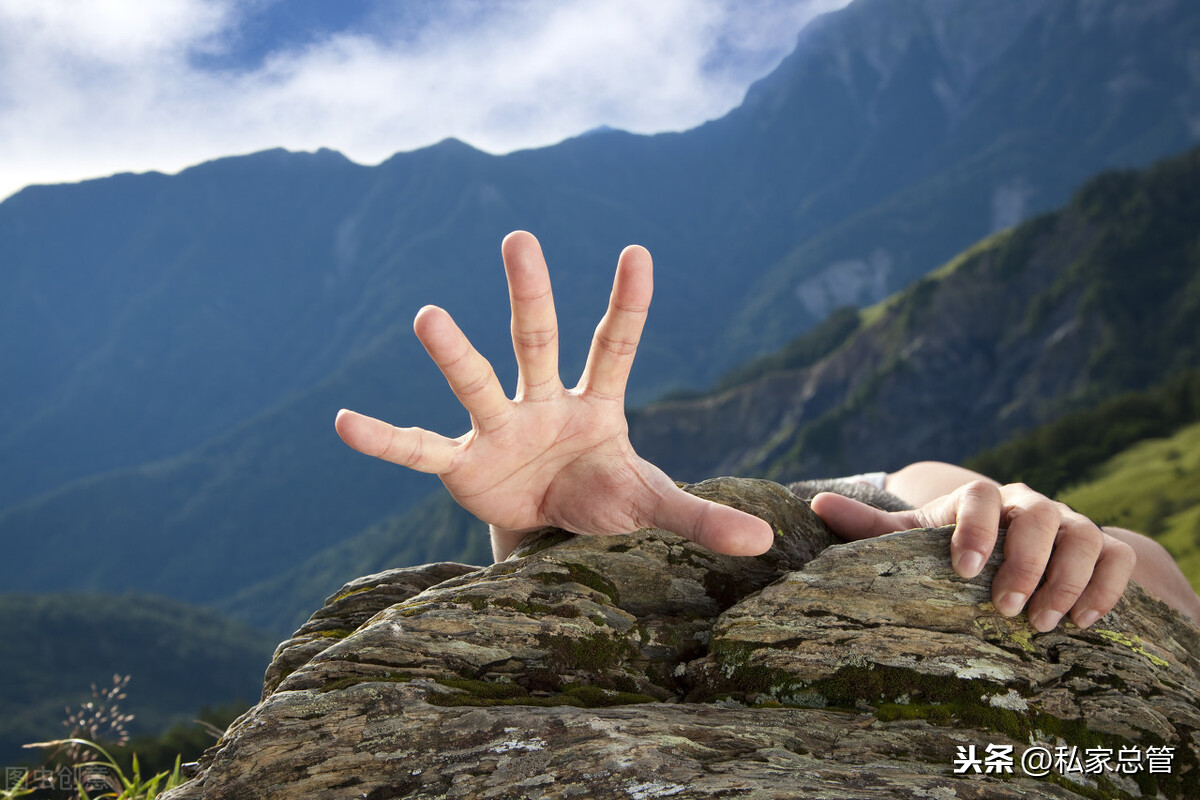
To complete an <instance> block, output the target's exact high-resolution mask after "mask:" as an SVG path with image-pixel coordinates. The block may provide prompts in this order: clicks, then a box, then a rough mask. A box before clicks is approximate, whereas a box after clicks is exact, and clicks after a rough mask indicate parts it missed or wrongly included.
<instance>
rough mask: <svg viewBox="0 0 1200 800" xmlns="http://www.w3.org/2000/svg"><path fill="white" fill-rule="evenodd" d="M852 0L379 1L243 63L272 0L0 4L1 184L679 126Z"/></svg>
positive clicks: (362, 156) (729, 99) (723, 104)
mask: <svg viewBox="0 0 1200 800" xmlns="http://www.w3.org/2000/svg"><path fill="white" fill-rule="evenodd" d="M847 1H848V0H801V1H800V2H797V1H796V0H790V1H789V0H742V2H735V0H657V1H656V2H654V3H646V2H642V1H641V0H577V2H571V3H562V2H558V1H557V0H445V1H444V2H438V3H425V4H421V3H412V2H410V3H408V4H398V5H397V4H386V3H383V2H378V3H366V4H360V5H362V7H363V11H362V13H360V14H359V15H358V17H356V18H355V19H354V20H351V21H350V22H349V23H347V24H344V25H340V26H331V27H330V29H329V30H327V31H320V30H317V31H313V30H308V31H306V32H305V33H306V35H305V36H303V37H292V38H291V39H288V38H283V37H281V38H279V39H278V40H277V41H273V42H271V46H270V47H268V48H266V50H265V51H264V54H263V55H262V57H261V58H258V59H253V60H250V61H247V62H242V61H238V60H237V59H233V58H223V57H222V56H227V55H229V54H230V53H232V52H233V51H234V50H235V49H236V47H237V46H238V44H239V43H240V42H243V41H244V37H245V36H246V35H247V34H246V31H247V30H249V29H250V28H251V27H252V26H254V25H256V24H257V25H259V26H260V27H261V26H263V25H266V24H267V23H266V22H264V20H270V19H271V16H270V15H271V14H272V13H276V12H279V11H280V9H282V8H284V6H276V5H274V2H276V0H249V1H248V0H242V2H235V1H234V0H155V2H154V3H143V2H140V0H40V2H37V3H29V2H27V1H26V0H0V197H4V196H6V195H7V194H9V193H11V192H12V191H14V190H16V189H17V188H19V187H20V186H22V185H25V184H28V183H35V182H39V183H41V182H56V181H67V180H78V179H81V178H85V177H94V176H99V175H106V174H111V173H113V172H118V171H129V170H132V171H139V170H146V169H159V170H164V171H175V170H178V169H181V168H183V167H185V166H188V165H191V164H194V163H198V162H200V161H203V160H206V159H210V158H215V157H218V156H222V155H230V154H234V153H242V152H250V151H254V150H260V149H265V148H268V147H276V146H283V147H288V148H290V149H296V150H312V149H315V148H317V147H322V146H327V147H332V148H334V149H337V150H340V151H342V152H343V153H345V154H346V155H348V156H350V157H351V158H353V159H355V160H357V161H360V162H364V163H376V162H378V161H380V160H382V159H384V158H386V157H388V156H390V155H391V154H393V153H395V152H398V151H402V150H409V149H413V148H416V147H420V146H424V145H427V144H431V143H433V142H436V141H439V140H441V139H443V138H446V137H447V136H455V137H457V138H460V139H463V140H465V141H467V142H470V143H471V144H473V145H475V146H476V147H480V148H482V149H484V150H488V151H491V152H508V151H511V150H514V149H519V148H525V147H536V146H542V145H547V144H551V143H553V142H556V141H560V140H561V139H563V138H566V137H568V136H572V135H576V134H578V133H581V132H583V131H585V130H588V129H591V128H594V127H597V126H599V125H610V126H613V127H617V128H624V129H627V130H632V131H636V132H647V133H648V132H656V131H663V130H679V129H684V128H687V127H691V126H694V125H697V124H699V123H701V122H703V121H704V120H707V119H711V118H714V117H717V116H720V115H721V114H723V113H725V112H726V111H728V110H729V109H730V108H732V107H734V106H735V105H737V103H738V102H739V101H740V99H741V97H742V95H743V94H744V92H745V90H746V88H747V86H748V85H749V83H750V82H752V81H753V80H754V79H756V78H758V77H760V76H762V75H763V74H765V73H766V72H767V71H769V70H770V69H771V68H772V67H773V66H774V65H775V64H776V63H778V61H779V59H780V58H782V57H783V56H784V55H786V53H787V52H788V51H790V49H791V48H792V46H793V44H794V42H795V37H796V34H797V33H798V32H799V30H800V28H801V27H803V25H804V24H805V23H807V21H808V20H810V19H811V18H812V17H813V16H815V15H816V14H818V13H822V12H824V11H828V10H832V9H834V8H837V7H840V6H842V5H844V4H845V3H846V2H847Z"/></svg>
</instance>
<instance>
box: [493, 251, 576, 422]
mask: <svg viewBox="0 0 1200 800" xmlns="http://www.w3.org/2000/svg"><path fill="white" fill-rule="evenodd" d="M500 251H501V253H502V254H503V256H504V272H505V274H506V275H507V276H508V299H509V303H510V304H511V305H512V340H513V352H514V353H515V354H516V356H517V369H518V378H517V395H516V396H517V399H522V398H525V399H529V400H537V399H540V398H542V397H547V396H550V395H553V394H556V393H557V392H559V391H560V390H561V389H562V383H561V382H560V380H559V377H558V317H557V316H556V314H555V311H554V295H553V293H552V292H551V291H550V272H549V270H548V269H547V268H546V259H545V257H544V256H543V255H542V247H541V245H540V244H538V240H537V239H535V238H534V237H533V235H532V234H529V233H526V232H524V231H514V232H513V233H510V234H509V235H508V236H506V237H505V238H504V243H503V244H502V245H501V246H500Z"/></svg>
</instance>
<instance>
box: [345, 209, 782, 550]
mask: <svg viewBox="0 0 1200 800" xmlns="http://www.w3.org/2000/svg"><path fill="white" fill-rule="evenodd" d="M501 252H502V255H503V257H504V269H505V273H506V275H507V277H508V289H509V300H510V302H511V305H512V340H513V351H514V352H515V354H516V358H517V367H518V371H519V372H518V375H519V376H518V379H517V389H516V394H515V396H514V397H513V398H512V399H511V400H510V399H509V398H508V397H507V396H506V395H505V393H504V390H503V389H502V388H501V386H500V382H499V380H498V379H497V378H496V374H495V372H494V371H493V370H492V367H491V364H489V363H488V362H487V360H486V359H485V358H484V357H483V356H481V355H480V354H479V353H478V352H477V351H476V350H475V348H474V347H472V346H471V343H470V342H469V341H468V340H467V338H466V336H465V335H464V334H463V332H462V331H461V330H460V329H459V328H458V326H457V325H456V324H455V323H454V320H453V319H451V317H450V315H449V314H448V313H446V311H444V310H442V309H440V308H437V307H435V306H426V307H425V308H422V309H421V310H420V312H418V314H417V317H416V319H415V321H414V322H413V329H414V331H415V332H416V334H417V338H418V339H420V340H421V344H423V345H424V346H425V349H426V351H428V353H429V355H430V357H431V358H432V359H433V360H434V363H436V364H437V366H438V368H439V369H440V370H441V371H442V374H443V375H444V376H445V377H446V381H447V382H448V383H449V384H450V388H451V389H452V390H453V392H454V394H455V396H457V397H458V399H459V402H461V403H462V404H463V406H464V407H465V408H466V410H467V411H468V412H470V415H471V430H470V431H468V432H467V433H465V434H463V435H462V436H459V437H458V438H457V439H451V438H447V437H445V436H442V435H440V434H437V433H433V432H431V431H427V430H424V429H422V428H396V427H393V426H392V425H389V424H388V423H386V422H382V421H380V420H377V419H373V418H371V417H366V416H363V415H361V414H357V413H355V412H353V411H346V410H343V411H341V412H339V413H338V417H337V421H336V426H337V431H338V434H339V435H340V436H341V437H342V440H343V441H345V442H346V444H348V445H350V446H351V447H353V448H354V449H355V450H358V451H360V452H362V453H366V454H367V455H371V456H375V457H377V458H381V459H384V460H385V461H390V462H392V463H394V464H400V465H401V466H405V467H409V468H410V469H415V470H419V471H421V472H431V473H436V474H437V475H438V477H440V478H441V480H442V482H443V483H444V484H445V485H446V488H447V489H448V490H449V491H450V494H452V495H453V496H454V499H455V500H457V501H458V502H459V504H460V505H462V506H463V508H465V509H467V510H468V511H470V512H471V513H472V514H474V515H475V516H477V517H479V518H480V519H481V520H483V521H484V522H487V523H488V524H489V525H491V526H492V549H493V553H494V555H495V557H496V559H497V560H502V559H504V558H506V557H507V556H508V555H509V553H511V552H512V550H513V548H515V547H516V545H517V543H519V541H520V539H521V538H522V537H523V536H524V535H525V534H526V533H528V532H530V531H533V530H536V529H538V528H541V527H544V526H547V525H552V526H555V527H559V528H563V529H566V530H569V531H572V532H575V533H582V534H613V533H628V532H631V531H635V530H638V529H641V528H646V527H655V528H663V529H666V530H669V531H672V532H674V533H677V534H679V535H680V536H683V537H685V538H687V539H691V540H692V541H694V542H696V543H697V544H700V545H702V546H704V547H707V548H709V549H711V550H715V551H717V552H720V553H728V554H731V555H757V554H759V553H763V552H765V551H766V550H767V549H769V548H770V546H771V542H772V540H773V534H772V531H771V527H770V525H768V524H767V523H766V522H765V521H763V520H760V519H758V518H757V517H754V516H751V515H750V514H746V513H744V512H741V511H738V510H736V509H733V508H729V507H728V506H723V505H719V504H717V503H712V502H709V501H707V500H702V499H700V498H698V497H695V496H693V495H690V494H688V493H687V492H684V491H683V490H681V489H679V488H678V487H677V486H676V485H675V483H674V482H673V481H672V480H671V479H670V478H668V477H667V475H666V474H665V473H663V472H662V470H660V469H658V468H657V467H655V466H654V465H653V464H651V463H649V462H648V461H645V460H644V459H642V458H641V457H639V456H638V455H637V453H635V452H634V450H633V446H632V445H631V444H630V442H629V429H628V425H627V424H626V421H625V385H626V382H627V380H628V378H629V370H630V368H631V367H632V365H633V358H634V354H635V353H636V351H637V345H638V341H639V340H640V338H641V334H642V327H643V325H644V323H645V321H646V315H647V312H648V310H649V307H650V296H651V294H652V291H653V267H652V263H651V260H650V254H649V253H648V252H647V251H646V250H645V249H644V248H642V247H637V246H631V247H627V248H626V249H625V250H624V251H623V252H622V253H621V257H620V259H619V260H618V262H617V272H616V278H615V279H614V282H613V290H612V296H611V298H610V300H609V305H608V311H607V313H605V315H604V318H603V319H602V320H601V321H600V324H599V326H598V327H597V328H596V333H595V336H594V337H593V339H592V346H591V350H590V351H589V352H588V358H587V364H586V366H585V367H584V370H583V375H582V376H581V377H580V379H579V383H578V384H577V385H576V386H575V388H574V389H566V388H565V387H564V386H563V384H562V382H561V380H560V379H559V374H558V320H557V316H556V314H555V310H554V299H553V296H552V294H551V291H550V275H549V272H548V270H547V268H546V261H545V258H544V257H543V256H542V250H541V247H540V245H539V244H538V242H537V240H536V239H535V238H534V237H533V236H532V235H530V234H528V233H524V232H521V231H518V232H515V233H511V234H509V235H508V236H507V237H506V238H505V239H504V243H503V245H502V246H501Z"/></svg>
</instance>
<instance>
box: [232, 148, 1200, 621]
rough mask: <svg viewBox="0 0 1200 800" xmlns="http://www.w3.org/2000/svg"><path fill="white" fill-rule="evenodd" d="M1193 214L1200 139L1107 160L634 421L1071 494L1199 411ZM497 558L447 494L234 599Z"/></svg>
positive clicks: (702, 438) (720, 461) (238, 610)
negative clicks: (1023, 216)
mask: <svg viewBox="0 0 1200 800" xmlns="http://www.w3.org/2000/svg"><path fill="white" fill-rule="evenodd" d="M1197 230H1200V148H1197V149H1194V150H1192V151H1190V152H1189V153H1186V154H1185V155H1183V156H1180V157H1177V158H1174V159H1170V160H1167V161H1164V162H1162V163H1160V164H1158V165H1156V166H1154V167H1153V168H1151V169H1149V170H1146V171H1144V172H1141V173H1131V172H1127V173H1105V174H1103V175H1101V176H1099V177H1097V178H1096V179H1094V180H1092V181H1090V182H1089V183H1087V184H1086V185H1085V186H1084V187H1082V188H1081V189H1080V191H1079V192H1077V193H1076V195H1075V197H1074V198H1073V200H1072V201H1071V202H1070V203H1069V204H1068V205H1067V206H1066V207H1064V208H1063V209H1061V210H1059V211H1057V212H1054V213H1052V214H1047V215H1044V216H1041V217H1039V218H1037V219H1035V220H1031V221H1029V222H1027V223H1024V224H1022V225H1020V226H1017V227H1016V228H1014V229H1011V230H1009V231H1006V232H1004V233H1001V234H997V235H995V236H993V237H990V238H988V239H985V240H984V241H982V242H980V243H978V244H977V245H975V246H974V247H972V248H969V249H968V250H967V251H966V252H964V253H963V254H961V255H959V256H958V257H956V258H954V259H952V260H951V261H950V262H948V263H947V264H945V265H943V266H942V267H941V268H939V269H937V270H935V271H934V272H932V273H931V274H930V275H929V276H927V277H926V278H925V279H923V280H921V281H919V282H918V283H917V284H916V285H915V286H913V287H911V288H909V289H907V290H904V291H902V292H899V293H897V294H896V295H895V296H893V297H891V298H889V299H888V300H886V301H885V302H883V303H881V304H879V305H877V306H875V307H872V308H868V309H865V310H863V311H858V310H856V309H852V308H843V309H840V310H838V311H836V312H834V313H832V314H831V315H830V316H829V317H828V318H827V319H826V320H825V321H824V322H822V323H821V324H819V325H818V326H816V327H815V328H813V329H812V330H810V331H809V332H807V333H805V334H804V335H802V336H800V337H798V338H797V339H796V340H794V341H793V342H791V343H789V344H788V345H787V346H785V347H783V348H781V349H780V350H778V351H776V352H774V353H771V354H769V355H767V356H764V357H762V358H760V359H756V360H754V361H752V362H750V363H748V364H746V365H744V366H742V367H740V368H738V369H737V370H734V371H732V372H730V373H728V374H727V375H725V376H723V377H722V378H721V379H719V380H718V381H717V382H716V384H715V386H714V388H713V390H711V391H710V392H707V393H702V392H696V393H686V394H683V393H681V395H680V396H679V397H677V398H675V399H672V400H669V401H666V402H663V403H658V404H653V405H650V406H648V407H645V408H642V409H638V410H636V411H632V412H630V414H629V416H630V433H631V436H632V437H633V439H634V443H635V446H636V448H637V450H638V451H639V452H640V453H641V454H642V455H643V456H645V457H647V458H649V459H650V460H651V461H653V462H654V463H656V464H660V465H662V466H664V467H665V468H666V469H667V470H668V472H669V473H670V474H671V475H673V476H675V477H676V478H683V479H689V480H700V479H702V478H704V477H706V476H712V475H718V474H730V473H732V474H745V475H761V474H770V475H771V476H772V477H774V478H776V479H779V480H785V481H790V480H792V479H794V478H803V477H818V476H819V477H824V476H831V475H835V474H839V473H841V474H845V473H849V472H855V471H864V470H871V469H873V468H876V467H878V468H882V469H895V468H897V467H899V466H902V465H903V464H906V463H909V462H910V461H914V460H920V459H922V458H934V457H937V458H944V459H947V460H950V461H955V462H961V461H962V460H963V459H964V458H966V457H967V456H975V457H974V458H973V459H971V460H970V461H969V462H968V464H967V465H968V466H970V467H972V468H974V469H977V470H979V471H981V472H983V473H984V474H986V475H990V476H992V477H994V478H996V479H998V480H1001V481H1004V482H1014V481H1024V482H1026V483H1029V484H1030V485H1031V486H1033V487H1034V488H1036V489H1037V490H1038V491H1041V492H1045V493H1046V494H1048V495H1052V496H1053V495H1058V494H1060V493H1061V492H1063V490H1069V489H1070V487H1071V486H1072V485H1074V484H1078V483H1080V482H1082V481H1088V480H1092V479H1093V475H1092V473H1093V472H1094V471H1095V470H1096V469H1098V467H1099V465H1101V464H1103V463H1104V462H1106V461H1107V460H1108V459H1110V458H1112V457H1114V456H1117V455H1118V454H1120V453H1122V452H1123V451H1125V450H1126V449H1128V448H1131V447H1134V446H1139V447H1140V446H1143V445H1142V444H1141V443H1143V440H1146V439H1150V438H1154V437H1162V436H1169V435H1172V434H1174V433H1175V431H1177V430H1179V429H1180V428H1182V427H1184V426H1187V425H1189V424H1192V423H1195V422H1197V421H1200V348H1198V346H1197V342H1198V341H1200V339H1198V337H1197V332H1200V261H1197V254H1198V253H1200V249H1197V241H1198V240H1197V239H1196V233H1195V231H1197ZM1148 265H1153V268H1151V267H1149V266H1148ZM1130 275H1133V276H1136V278H1135V279H1134V281H1133V282H1134V283H1136V284H1137V288H1136V289H1135V288H1133V287H1131V285H1130V283H1131V281H1130V280H1128V279H1126V276H1130ZM1028 428H1032V429H1031V430H1028V432H1024V433H1020V432H1021V431H1024V430H1025V429H1028ZM1018 433H1019V434H1020V435H1018ZM871 437H874V438H873V439H872V438H871ZM997 443H999V444H1000V446H999V447H996V448H992V449H987V450H986V451H985V452H983V453H979V450H980V449H981V448H989V447H990V445H992V444H997ZM1147 446H1148V445H1147ZM1157 449H1158V450H1161V449H1163V448H1162V447H1158V448H1157ZM1167 449H1170V448H1169V447H1168V448H1167ZM1177 449H1178V448H1177ZM1156 452H1157V451H1156ZM1143 460H1144V459H1143ZM1178 462H1179V459H1175V460H1174V461H1172V462H1171V463H1170V464H1166V462H1164V463H1163V464H1160V466H1161V467H1162V468H1163V469H1164V470H1166V471H1168V472H1169V473H1170V474H1171V475H1175V476H1176V478H1177V479H1178V481H1179V482H1181V483H1182V484H1184V486H1183V487H1178V488H1174V487H1173V488H1172V489H1171V490H1170V491H1169V492H1167V493H1166V494H1165V495H1164V494H1162V493H1161V492H1158V493H1156V492H1151V491H1146V492H1143V494H1144V495H1145V497H1144V498H1143V500H1142V501H1140V505H1145V504H1147V503H1153V502H1156V501H1155V500H1154V498H1156V497H1157V498H1159V501H1162V502H1166V501H1170V502H1171V504H1172V507H1171V508H1170V509H1165V508H1162V509H1160V511H1162V513H1161V514H1160V517H1166V516H1171V515H1173V514H1177V515H1178V516H1179V519H1178V521H1177V523H1172V525H1173V526H1174V527H1173V528H1172V530H1174V529H1175V528H1180V527H1181V526H1182V527H1185V528H1186V527H1187V526H1190V525H1191V524H1192V523H1191V521H1190V520H1191V518H1190V517H1189V516H1188V514H1190V513H1192V512H1191V509H1192V508H1193V506H1194V504H1193V503H1192V501H1191V500H1190V494H1189V493H1188V491H1187V490H1186V486H1187V485H1190V484H1188V481H1189V480H1190V478H1189V476H1190V473H1181V474H1179V475H1176V472H1178V469H1179V468H1181V467H1182V464H1181V463H1178ZM1145 484H1146V481H1130V482H1129V484H1128V487H1127V488H1129V487H1133V486H1144V485H1145ZM1155 486H1157V484H1155ZM1071 496H1072V497H1074V496H1075V495H1071ZM1071 505H1072V506H1073V507H1077V508H1084V507H1085V506H1084V505H1081V504H1079V503H1078V502H1076V501H1074V500H1073V501H1072V502H1071ZM1134 505H1139V503H1135V504H1134ZM1160 505H1161V503H1160ZM1086 507H1087V508H1088V509H1089V510H1091V509H1093V508H1094V509H1095V511H1096V513H1097V514H1098V515H1099V516H1098V517H1097V518H1098V519H1100V520H1101V521H1102V522H1104V523H1105V524H1107V523H1111V522H1116V523H1119V524H1124V525H1127V526H1132V527H1133V528H1134V529H1135V530H1143V528H1146V529H1151V528H1152V527H1153V526H1143V525H1142V524H1141V523H1143V522H1146V520H1147V519H1149V517H1148V516H1147V514H1146V513H1142V514H1140V515H1138V516H1135V517H1129V515H1128V514H1126V515H1124V516H1121V515H1118V516H1117V517H1115V518H1114V517H1113V516H1112V508H1111V507H1112V503H1097V502H1096V501H1095V500H1094V499H1091V500H1089V502H1088V503H1087V504H1086ZM1158 521H1159V522H1162V520H1161V519H1159V520H1158ZM1188 530H1189V531H1190V528H1188ZM1150 532H1153V530H1150ZM1189 535H1190V534H1189V533H1186V532H1185V533H1178V535H1175V534H1173V536H1174V539H1173V541H1174V540H1175V539H1177V540H1179V542H1178V546H1175V545H1172V547H1174V549H1173V551H1172V552H1173V553H1175V555H1176V556H1177V557H1179V558H1184V559H1191V558H1192V555H1191V554H1192V550H1191V547H1192V545H1191V540H1190V539H1188V538H1187V537H1188V536H1189ZM1180 537H1182V538H1180ZM1185 540H1186V541H1185ZM489 556H490V551H489V549H488V541H487V536H486V530H485V528H484V526H483V525H482V523H480V522H479V521H478V520H476V519H475V518H474V517H472V516H471V515H470V514H469V513H467V512H466V511H464V510H462V509H461V508H460V507H459V506H458V505H457V504H456V503H455V502H454V501H453V499H452V498H450V496H449V495H448V494H447V493H445V492H444V491H439V492H436V493H435V494H433V495H431V496H430V497H428V498H427V499H426V500H425V501H423V502H422V503H420V504H418V505H417V506H415V507H414V508H413V509H411V510H409V511H407V512H405V513H403V514H397V515H394V516H391V517H389V518H387V519H386V520H384V521H382V522H380V523H377V524H375V525H372V526H370V527H369V528H367V529H366V530H364V531H363V532H361V533H358V534H356V535H353V536H350V537H348V538H346V539H345V540H343V541H342V542H338V543H336V544H334V545H331V546H330V547H328V548H326V549H324V550H321V551H319V552H317V553H316V554H314V555H313V556H311V557H310V558H309V559H308V560H307V561H306V562H304V563H303V564H301V565H299V566H296V567H292V568H289V569H287V570H286V571H284V572H282V573H280V574H279V575H278V576H276V577H274V578H272V579H270V580H266V581H263V582H261V583H259V584H256V585H254V586H252V587H251V588H249V589H247V590H244V591H243V592H240V593H238V594H236V595H234V596H232V597H230V598H227V599H225V600H223V601H221V602H220V604H219V607H220V608H221V609H222V610H224V611H226V612H227V613H229V614H230V615H232V616H235V617H237V618H238V619H242V620H245V621H248V622H250V623H252V624H254V625H256V626H258V627H260V628H263V629H264V630H273V631H278V632H279V633H281V634H282V633H286V632H288V631H290V630H293V629H295V627H296V626H297V625H298V624H299V623H300V622H301V621H303V620H302V617H303V614H304V609H306V608H311V607H312V606H313V605H315V604H316V603H318V602H320V600H321V598H323V597H325V596H326V595H328V594H329V593H330V592H332V591H333V590H334V588H335V587H336V586H338V585H339V584H340V583H344V582H345V581H348V580H350V579H351V578H353V577H354V576H356V575H359V574H365V573H370V572H379V571H382V570H384V569H387V568H389V567H394V566H398V565H409V564H420V563H424V562H426V561H430V560H432V559H433V558H434V557H437V558H441V559H449V560H453V561H460V562H467V563H485V562H486V561H487V560H488V559H489ZM1189 563H1190V561H1189ZM1188 569H1189V570H1192V569H1193V568H1192V567H1190V566H1189V567H1188ZM1192 574H1193V572H1189V575H1192ZM1196 580H1200V575H1196Z"/></svg>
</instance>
